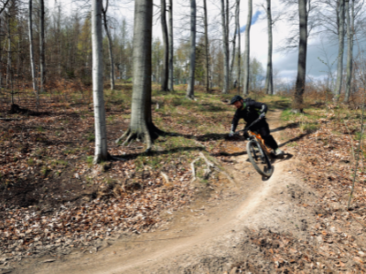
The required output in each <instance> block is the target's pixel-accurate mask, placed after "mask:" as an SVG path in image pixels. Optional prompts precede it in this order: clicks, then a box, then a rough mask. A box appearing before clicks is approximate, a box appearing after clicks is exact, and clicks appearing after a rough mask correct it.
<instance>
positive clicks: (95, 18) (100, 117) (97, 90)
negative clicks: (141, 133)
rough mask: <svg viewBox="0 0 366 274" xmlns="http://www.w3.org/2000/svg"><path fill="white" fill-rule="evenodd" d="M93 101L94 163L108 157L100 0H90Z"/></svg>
mask: <svg viewBox="0 0 366 274" xmlns="http://www.w3.org/2000/svg"><path fill="white" fill-rule="evenodd" d="M91 21H92V49H93V102H94V125H95V154H94V163H99V162H100V161H102V160H107V159H108V158H109V154H108V148H107V129H106V121H105V108H104V95H103V45H102V41H103V35H102V0H92V12H91Z"/></svg>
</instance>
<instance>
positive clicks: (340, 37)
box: [334, 0, 345, 97]
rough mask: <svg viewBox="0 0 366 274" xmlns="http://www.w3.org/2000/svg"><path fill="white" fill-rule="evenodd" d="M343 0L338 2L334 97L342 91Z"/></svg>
mask: <svg viewBox="0 0 366 274" xmlns="http://www.w3.org/2000/svg"><path fill="white" fill-rule="evenodd" d="M344 2H345V0H340V2H339V12H338V18H339V21H338V22H339V25H338V64H337V83H336V88H335V91H334V95H335V96H337V97H339V95H340V94H341V90H342V80H343V52H344V17H345V11H344V5H345V3H344Z"/></svg>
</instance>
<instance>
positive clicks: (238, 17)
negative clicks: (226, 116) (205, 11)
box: [236, 0, 241, 94]
mask: <svg viewBox="0 0 366 274" xmlns="http://www.w3.org/2000/svg"><path fill="white" fill-rule="evenodd" d="M236 1H237V5H238V7H239V9H238V10H237V16H236V20H237V22H236V25H237V32H238V68H237V70H238V82H237V85H238V94H240V83H241V34H240V0H236Z"/></svg>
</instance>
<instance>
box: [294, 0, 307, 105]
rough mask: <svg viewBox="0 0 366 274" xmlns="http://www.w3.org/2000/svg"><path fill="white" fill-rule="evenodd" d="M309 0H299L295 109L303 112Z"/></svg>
mask: <svg viewBox="0 0 366 274" xmlns="http://www.w3.org/2000/svg"><path fill="white" fill-rule="evenodd" d="M307 1H308V0H299V5H298V8H299V28H300V37H299V38H300V39H299V57H298V61H297V78H296V86H295V98H294V104H293V107H294V109H296V110H298V111H299V112H302V110H303V94H304V90H305V83H306V82H305V81H306V55H307V45H308V10H307V8H306V4H307Z"/></svg>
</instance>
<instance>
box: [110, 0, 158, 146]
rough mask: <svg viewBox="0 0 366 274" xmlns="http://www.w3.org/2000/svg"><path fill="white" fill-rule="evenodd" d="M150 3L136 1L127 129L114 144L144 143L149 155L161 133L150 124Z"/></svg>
mask: <svg viewBox="0 0 366 274" xmlns="http://www.w3.org/2000/svg"><path fill="white" fill-rule="evenodd" d="M152 5H153V3H152V1H151V0H136V1H135V18H134V34H133V49H134V50H133V93H132V108H131V109H132V111H131V121H130V125H129V129H128V130H127V131H126V132H125V133H124V134H123V135H122V136H121V137H120V138H119V139H117V140H116V142H117V143H118V142H120V141H121V140H122V139H124V138H126V140H125V142H124V144H125V143H127V142H129V141H132V140H133V139H139V140H143V141H145V142H146V144H147V151H150V149H151V146H152V141H153V139H155V138H157V137H158V135H159V134H162V131H160V130H159V129H157V128H156V127H155V125H154V124H153V122H152V115H151V42H152V17H153V8H152Z"/></svg>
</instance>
